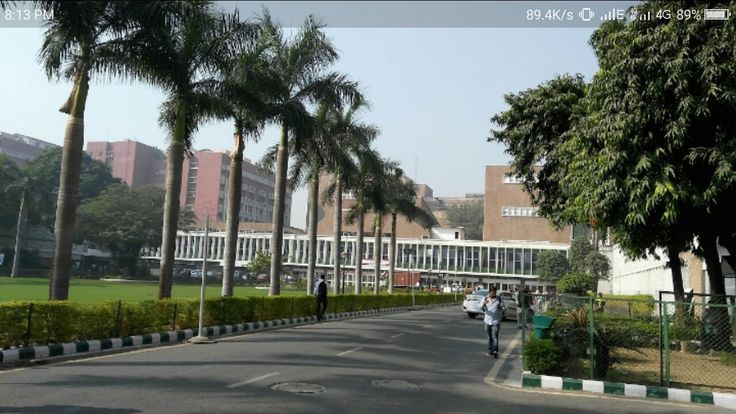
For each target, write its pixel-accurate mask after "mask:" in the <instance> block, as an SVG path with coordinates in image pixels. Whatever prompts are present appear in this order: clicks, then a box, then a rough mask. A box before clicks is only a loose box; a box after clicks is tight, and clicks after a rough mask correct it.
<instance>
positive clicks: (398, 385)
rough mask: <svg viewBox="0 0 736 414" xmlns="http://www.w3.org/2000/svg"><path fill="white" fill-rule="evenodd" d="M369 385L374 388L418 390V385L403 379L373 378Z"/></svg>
mask: <svg viewBox="0 0 736 414" xmlns="http://www.w3.org/2000/svg"><path fill="white" fill-rule="evenodd" d="M371 385H373V386H374V387H376V388H389V389H392V390H418V389H420V388H422V387H420V386H419V385H417V384H414V383H412V382H409V381H403V380H373V381H371Z"/></svg>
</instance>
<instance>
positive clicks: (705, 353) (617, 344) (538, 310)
mask: <svg viewBox="0 0 736 414" xmlns="http://www.w3.org/2000/svg"><path fill="white" fill-rule="evenodd" d="M663 293H664V294H663V295H662V299H663V300H655V299H653V298H651V297H646V296H636V297H617V296H613V295H609V296H602V297H601V296H597V297H592V296H574V295H557V294H547V295H532V297H533V301H532V302H533V304H532V305H531V307H530V309H529V313H532V314H537V315H539V314H545V315H548V316H551V317H554V318H555V322H554V325H553V328H552V335H551V336H550V337H551V339H552V340H553V341H554V343H555V345H556V346H557V349H558V351H559V355H560V358H559V365H558V367H557V371H556V372H555V373H556V374H558V375H562V376H566V377H577V378H581V377H582V378H591V379H605V380H609V381H617V382H627V383H638V384H651V385H662V386H673V387H681V388H691V389H698V388H707V389H716V390H731V391H733V390H736V347H735V345H736V343H735V342H734V328H735V327H736V326H735V325H736V320H735V318H734V315H735V314H736V312H734V309H736V305H735V303H734V300H733V299H732V298H726V297H714V296H705V295H699V296H696V297H694V298H692V300H691V301H688V302H675V301H674V296H672V295H670V293H669V292H663ZM522 300H523V299H520V302H521V301H522ZM527 318H528V316H527ZM529 319H531V318H529ZM533 329H534V326H533V323H528V324H526V325H525V326H524V331H523V335H522V338H523V343H524V346H526V343H527V342H528V340H529V338H530V337H532V336H534V334H533V333H532V332H533ZM537 332H538V333H539V332H540V331H537Z"/></svg>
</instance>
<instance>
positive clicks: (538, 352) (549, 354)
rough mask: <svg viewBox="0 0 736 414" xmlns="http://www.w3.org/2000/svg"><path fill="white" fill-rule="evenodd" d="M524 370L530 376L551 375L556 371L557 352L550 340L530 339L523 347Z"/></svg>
mask: <svg viewBox="0 0 736 414" xmlns="http://www.w3.org/2000/svg"><path fill="white" fill-rule="evenodd" d="M523 353H524V369H525V370H528V371H531V372H532V374H537V375H539V374H551V373H553V372H555V369H557V360H558V358H559V351H558V349H557V346H556V345H555V343H554V341H553V340H551V339H537V338H534V337H532V338H530V340H529V342H527V343H526V345H525V346H524V351H523Z"/></svg>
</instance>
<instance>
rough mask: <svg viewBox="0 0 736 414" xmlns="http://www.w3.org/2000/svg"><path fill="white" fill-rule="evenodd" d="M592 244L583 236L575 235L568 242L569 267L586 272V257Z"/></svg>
mask: <svg viewBox="0 0 736 414" xmlns="http://www.w3.org/2000/svg"><path fill="white" fill-rule="evenodd" d="M592 251H593V246H591V244H590V242H589V241H588V239H587V238H585V237H576V238H574V239H572V242H570V269H571V270H572V271H575V272H587V271H588V268H587V257H588V255H589V254H590V253H591V252H592Z"/></svg>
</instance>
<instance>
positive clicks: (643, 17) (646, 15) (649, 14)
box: [636, 11, 652, 21]
mask: <svg viewBox="0 0 736 414" xmlns="http://www.w3.org/2000/svg"><path fill="white" fill-rule="evenodd" d="M636 18H637V19H638V20H643V21H650V20H652V12H651V11H647V12H646V13H643V14H640V15H638V16H637V17H636Z"/></svg>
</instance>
